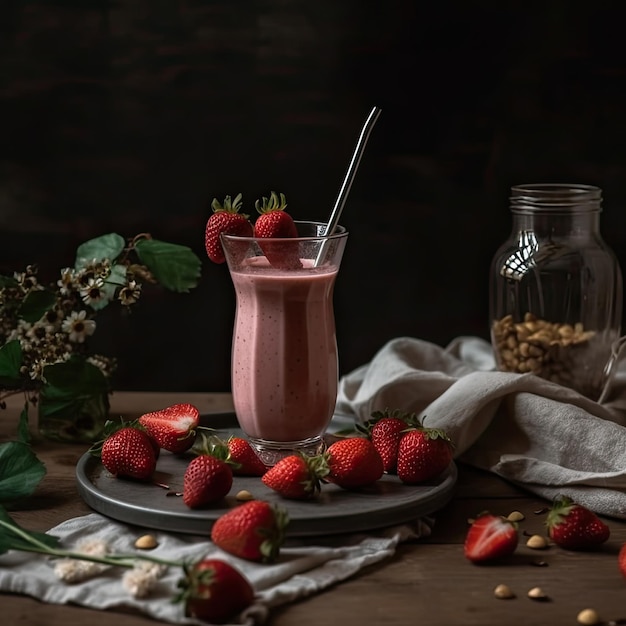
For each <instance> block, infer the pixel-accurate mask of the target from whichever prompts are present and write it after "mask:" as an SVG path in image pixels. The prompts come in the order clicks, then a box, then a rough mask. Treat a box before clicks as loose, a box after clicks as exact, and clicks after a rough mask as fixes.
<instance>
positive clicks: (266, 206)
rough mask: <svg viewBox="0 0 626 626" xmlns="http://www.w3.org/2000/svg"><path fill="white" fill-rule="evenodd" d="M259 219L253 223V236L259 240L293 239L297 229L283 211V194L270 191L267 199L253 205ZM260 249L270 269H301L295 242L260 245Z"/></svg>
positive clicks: (284, 205)
mask: <svg viewBox="0 0 626 626" xmlns="http://www.w3.org/2000/svg"><path fill="white" fill-rule="evenodd" d="M255 206H256V210H257V211H258V212H259V217H258V218H257V220H256V222H255V223H254V236H255V237H258V238H260V239H293V238H295V237H297V236H298V229H297V227H296V224H295V222H294V221H293V218H292V217H291V215H289V213H287V212H286V211H285V209H286V208H287V201H286V199H285V194H282V193H281V194H280V197H279V194H277V193H276V192H275V191H272V193H271V194H270V197H269V198H263V199H262V200H257V201H256V203H255ZM261 249H262V250H263V253H264V254H265V256H266V258H267V260H268V261H269V262H270V264H271V265H272V267H276V268H279V269H298V268H301V267H302V261H301V260H300V254H299V247H298V243H297V242H295V241H292V242H290V241H280V242H279V241H272V242H266V243H263V244H261Z"/></svg>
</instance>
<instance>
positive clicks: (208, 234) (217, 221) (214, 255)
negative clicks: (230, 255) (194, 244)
mask: <svg viewBox="0 0 626 626" xmlns="http://www.w3.org/2000/svg"><path fill="white" fill-rule="evenodd" d="M241 197H242V196H241V194H238V195H237V196H235V199H234V200H231V197H230V196H226V198H224V203H223V204H220V203H219V202H218V200H217V198H213V201H212V202H211V208H212V209H213V213H212V215H211V217H209V219H208V221H207V224H206V229H205V233H204V244H205V248H206V252H207V255H208V257H209V259H211V261H213V262H214V263H224V261H226V257H225V256H224V248H223V247H222V242H221V240H220V235H221V234H222V233H225V234H227V235H237V236H239V237H252V234H253V228H252V224H251V223H250V221H249V220H248V216H247V215H244V214H243V213H239V211H240V209H241Z"/></svg>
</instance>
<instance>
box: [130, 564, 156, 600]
mask: <svg viewBox="0 0 626 626" xmlns="http://www.w3.org/2000/svg"><path fill="white" fill-rule="evenodd" d="M166 569H167V568H166V567H165V566H163V565H159V564H158V563H151V562H149V561H137V562H136V563H135V565H134V567H133V569H130V570H127V571H126V572H124V576H123V577H122V584H123V585H124V587H125V588H126V589H127V590H128V591H129V593H130V594H131V595H132V596H134V597H135V598H145V597H146V596H148V595H149V594H150V592H151V591H152V589H154V586H155V584H156V581H157V580H158V579H159V578H161V576H162V575H163V573H164V572H165V570H166Z"/></svg>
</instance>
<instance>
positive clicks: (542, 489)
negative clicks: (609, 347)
mask: <svg viewBox="0 0 626 626" xmlns="http://www.w3.org/2000/svg"><path fill="white" fill-rule="evenodd" d="M614 387H615V389H614V393H612V397H611V403H607V404H599V403H597V402H594V401H592V400H589V399H588V398H585V397H584V396H582V395H580V394H578V393H577V392H575V391H572V390H571V389H567V388H565V387H563V386H561V385H558V384H556V383H552V382H549V381H546V380H543V379H541V378H538V377H536V376H533V375H531V374H514V373H508V372H499V371H495V361H494V358H493V352H492V350H491V346H490V345H489V344H488V343H487V342H486V341H484V340H482V339H479V338H477V337H460V338H458V339H456V340H455V341H453V342H452V343H451V344H450V345H449V346H448V347H447V348H442V347H440V346H437V345H435V344H432V343H429V342H426V341H422V340H419V339H415V338H411V337H400V338H397V339H394V340H392V341H390V342H388V343H387V344H386V345H384V346H383V347H382V348H381V350H380V351H379V352H378V353H377V354H376V355H375V356H374V358H373V359H372V361H371V362H370V363H368V364H366V365H363V366H361V367H360V368H358V369H356V370H354V371H353V372H351V373H349V374H348V375H346V376H344V377H343V378H342V379H341V381H340V385H339V395H338V401H337V414H336V416H335V419H334V424H335V425H336V426H337V427H343V426H345V424H346V422H348V423H349V422H354V421H355V420H356V421H357V422H365V421H367V420H368V419H370V416H371V414H372V413H373V412H375V411H382V410H385V409H386V408H390V409H401V410H403V411H408V412H415V413H417V414H418V415H419V416H420V417H422V418H425V419H426V423H427V424H428V426H429V427H431V428H439V429H442V430H444V431H446V432H447V433H448V435H449V436H450V438H451V439H452V441H453V442H454V444H455V458H457V459H458V460H460V461H462V462H465V463H468V464H470V465H474V466H476V467H480V468H482V469H487V470H490V471H492V472H494V473H495V474H498V475H500V476H502V477H503V478H505V479H507V480H509V481H511V482H513V483H516V484H519V485H520V486H523V487H524V488H525V489H527V490H529V491H532V492H534V493H537V494H539V495H540V496H542V497H544V498H546V499H548V500H553V499H554V498H556V497H557V496H559V495H567V496H569V497H571V498H572V500H574V501H576V502H579V503H580V504H583V505H585V506H587V507H588V508H589V509H591V510H593V511H595V512H596V513H599V514H603V515H608V516H613V517H618V518H623V519H626V427H625V424H626V412H624V411H623V408H624V405H625V404H626V386H620V375H619V372H618V376H617V379H616V382H615V383H614Z"/></svg>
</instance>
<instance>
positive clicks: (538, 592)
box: [528, 587, 548, 600]
mask: <svg viewBox="0 0 626 626" xmlns="http://www.w3.org/2000/svg"><path fill="white" fill-rule="evenodd" d="M528 597H529V598H530V599H531V600H547V599H548V596H547V595H546V594H545V592H544V591H543V589H542V588H541V587H533V588H532V589H531V590H530V591H529V592H528Z"/></svg>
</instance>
